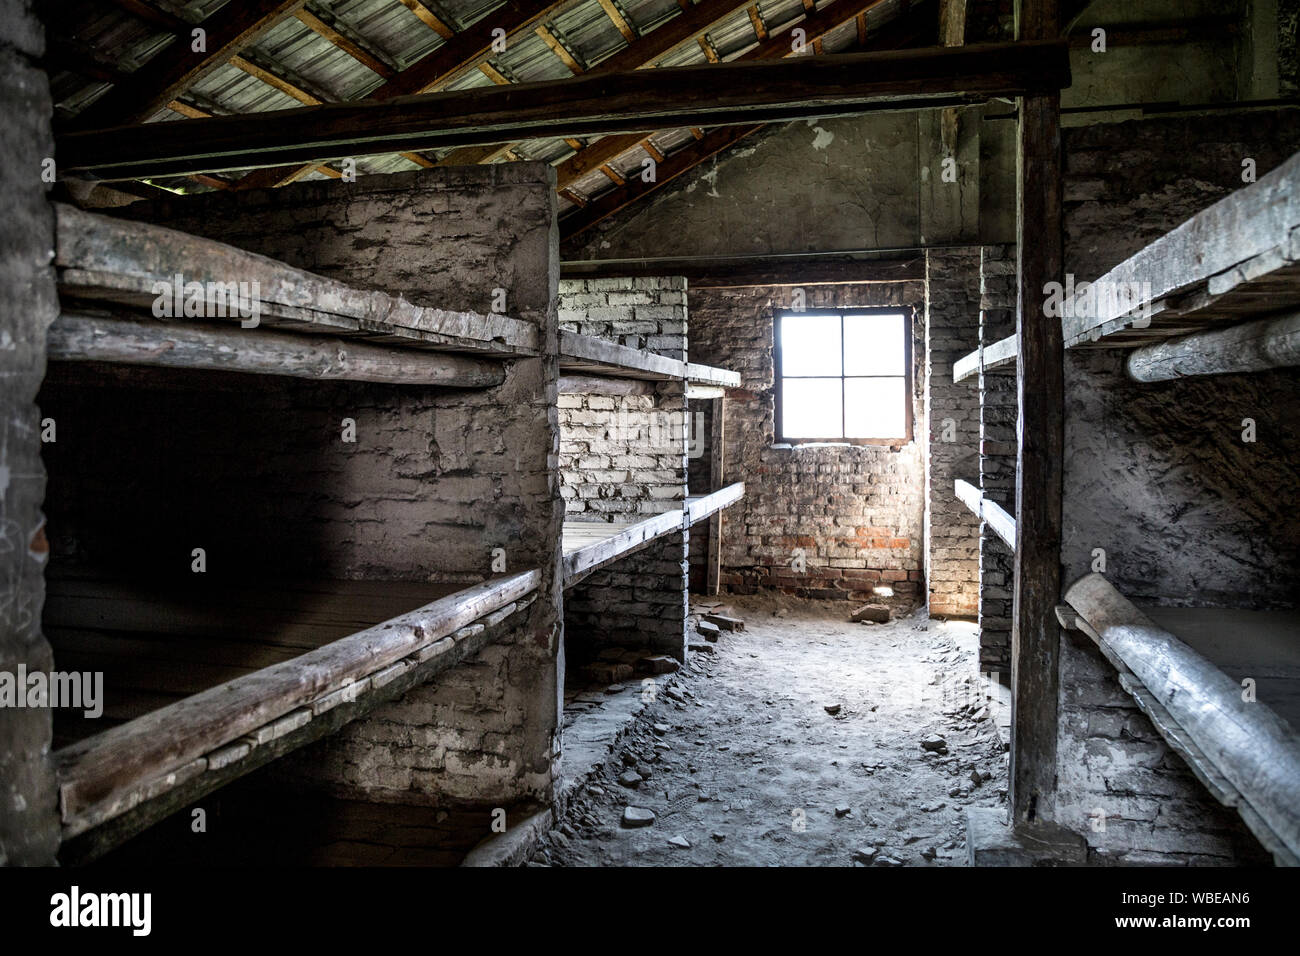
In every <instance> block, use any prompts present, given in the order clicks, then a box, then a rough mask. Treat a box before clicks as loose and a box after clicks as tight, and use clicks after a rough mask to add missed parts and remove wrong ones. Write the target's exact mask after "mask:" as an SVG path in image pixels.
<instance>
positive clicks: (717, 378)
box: [686, 362, 740, 388]
mask: <svg viewBox="0 0 1300 956" xmlns="http://www.w3.org/2000/svg"><path fill="white" fill-rule="evenodd" d="M686 380H687V382H692V383H695V384H698V385H713V386H718V387H721V388H739V387H740V373H739V372H733V371H732V370H731V369H729V368H716V367H714V366H712V365H700V364H699V363H697V362H688V363H687V364H686Z"/></svg>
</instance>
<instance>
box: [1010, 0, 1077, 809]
mask: <svg viewBox="0 0 1300 956" xmlns="http://www.w3.org/2000/svg"><path fill="white" fill-rule="evenodd" d="M1017 28H1018V39H1021V40H1038V39H1050V38H1053V37H1055V36H1057V35H1058V33H1059V20H1058V11H1057V0H1020V4H1019V10H1018V15H1017ZM1060 107H1061V103H1060V96H1059V95H1051V96H1027V97H1023V98H1022V99H1021V100H1020V122H1019V141H1018V149H1017V157H1016V159H1017V161H1016V180H1017V194H1018V198H1019V209H1018V210H1017V221H1016V243H1017V246H1016V255H1017V260H1018V272H1019V294H1018V296H1017V299H1018V307H1017V310H1016V332H1017V333H1018V335H1019V342H1018V345H1017V349H1018V358H1019V365H1018V366H1017V373H1016V378H1017V392H1018V397H1019V402H1020V409H1019V417H1018V420H1017V429H1016V430H1017V436H1018V442H1017V444H1018V449H1017V470H1016V564H1015V598H1014V611H1013V618H1014V622H1015V623H1014V630H1013V632H1012V642H1011V680H1012V698H1011V699H1012V721H1011V726H1012V730H1011V813H1012V816H1011V821H1012V823H1013V824H1020V823H1026V822H1030V821H1034V820H1039V819H1044V818H1049V819H1050V816H1051V813H1052V804H1053V801H1054V798H1055V790H1056V733H1057V708H1058V702H1057V692H1058V684H1059V675H1058V672H1057V658H1058V655H1059V650H1060V643H1059V642H1060V629H1059V627H1058V625H1057V621H1056V616H1055V611H1054V609H1055V606H1056V604H1057V602H1058V601H1059V599H1060V592H1061V470H1062V452H1063V449H1062V442H1063V437H1064V436H1063V429H1064V409H1063V405H1064V347H1063V345H1062V336H1061V322H1060V319H1059V318H1057V317H1048V316H1047V315H1045V314H1044V303H1045V299H1046V296H1045V294H1044V291H1043V287H1044V286H1045V285H1046V284H1047V283H1049V282H1059V281H1060V279H1061V272H1062V262H1063V248H1062V247H1063V234H1062V224H1061V196H1062V192H1061V129H1060Z"/></svg>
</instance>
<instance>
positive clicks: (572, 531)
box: [564, 510, 686, 588]
mask: <svg viewBox="0 0 1300 956" xmlns="http://www.w3.org/2000/svg"><path fill="white" fill-rule="evenodd" d="M685 521H686V513H685V512H684V511H680V510H673V511H665V512H663V513H662V514H657V515H654V516H653V517H650V518H646V519H645V520H643V521H638V522H636V523H635V524H630V525H613V526H612V528H611V526H610V525H609V524H608V523H606V522H603V521H566V522H565V523H564V542H565V543H564V586H565V587H566V588H569V587H573V586H574V585H575V584H577V583H578V582H579V581H581V580H582V579H583V578H585V577H586V576H587V575H589V574H591V573H592V572H593V571H596V570H598V569H600V568H603V567H604V566H605V565H607V564H609V563H610V562H612V561H617V560H618V559H619V558H622V557H626V556H627V555H629V554H631V553H633V552H634V551H639V550H641V549H642V548H643V547H645V546H646V545H647V544H650V543H651V542H653V541H654V540H655V539H656V538H659V537H662V536H663V535H666V534H671V533H672V532H674V531H681V530H682V529H683V528H684V527H685ZM587 525H596V526H604V527H597V528H587V527H586V526H587ZM607 529H608V530H607Z"/></svg>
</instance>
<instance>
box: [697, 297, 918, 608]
mask: <svg viewBox="0 0 1300 956" xmlns="http://www.w3.org/2000/svg"><path fill="white" fill-rule="evenodd" d="M803 291H804V294H805V296H806V304H807V307H808V308H809V309H815V308H817V307H852V306H900V307H903V308H906V309H909V310H910V309H916V314H915V316H914V318H913V322H912V339H913V350H912V353H913V354H912V357H913V363H912V364H913V386H914V387H913V420H914V421H915V422H916V425H915V432H916V436H918V437H919V435H920V434H921V429H922V428H923V427H924V426H923V424H922V423H923V417H922V414H921V396H922V387H923V369H924V356H925V350H924V347H923V343H924V322H923V314H922V313H921V311H920V309H919V306H920V305H921V302H922V299H923V297H924V290H923V286H922V284H921V283H920V282H898V283H863V284H848V285H820V286H806V287H803ZM793 294H794V287H791V286H756V287H743V288H709V289H692V290H691V292H690V303H691V359H692V361H695V362H703V363H705V364H709V365H719V366H723V367H726V368H730V369H733V370H735V371H737V372H739V373H740V375H741V385H740V388H739V389H731V390H729V394H728V398H727V403H726V432H725V434H726V438H725V451H726V461H725V468H724V472H723V484H730V483H731V482H735V481H743V482H745V497H744V499H743V500H742V501H741V502H740V503H738V504H736V505H734V506H732V507H731V508H728V509H727V510H726V511H724V512H723V519H722V541H723V548H722V570H723V585H724V587H727V588H729V589H731V590H732V591H734V592H738V593H751V592H753V591H755V590H756V589H758V588H767V587H774V588H778V589H780V590H783V591H786V592H788V593H791V594H796V595H799V596H803V597H810V598H832V599H845V600H854V601H867V600H881V598H880V597H879V596H877V595H876V594H875V593H874V592H873V590H872V589H873V588H875V587H878V586H881V585H887V586H889V587H891V588H892V589H893V590H894V592H895V597H894V599H893V600H894V603H897V604H901V605H909V604H910V605H914V604H915V603H916V601H917V599H918V596H919V594H920V590H921V577H922V575H921V566H922V510H923V506H924V505H923V497H924V494H923V487H924V478H923V473H924V472H923V468H924V466H923V463H922V448H921V445H920V443H919V441H918V440H916V438H914V440H913V441H910V442H907V443H906V444H904V445H902V446H901V447H899V448H892V447H889V446H881V445H862V446H850V445H803V446H797V447H791V446H789V445H775V444H774V435H775V406H774V401H775V368H774V364H773V328H774V326H773V319H774V316H775V314H776V312H777V311H778V310H779V309H785V308H789V307H790V305H791V303H792V301H793V298H792V297H793ZM701 404H705V403H701ZM701 432H702V434H701V436H700V437H701V439H702V441H701V442H700V443H699V448H700V451H701V454H702V459H699V460H697V464H696V465H695V469H694V470H695V474H696V475H697V477H698V476H702V475H705V474H707V468H706V467H705V466H703V465H702V464H701V463H700V462H707V460H708V456H709V454H710V451H711V449H710V448H709V444H708V436H709V435H710V434H711V430H710V428H709V427H708V424H707V419H706V424H705V427H704V428H703V429H702V430H701ZM693 490H703V489H693ZM699 531H700V534H699V537H700V538H701V539H703V538H704V537H705V535H704V526H703V525H700V526H699ZM800 557H802V565H801V566H802V567H803V568H804V570H802V571H800V570H797V566H799V565H797V560H798V559H799V558H800ZM692 560H693V561H695V562H696V564H697V568H696V571H695V577H696V579H697V580H699V579H700V578H701V576H702V573H703V570H702V564H703V561H704V551H703V548H702V547H698V546H697V547H696V548H695V549H693V554H692Z"/></svg>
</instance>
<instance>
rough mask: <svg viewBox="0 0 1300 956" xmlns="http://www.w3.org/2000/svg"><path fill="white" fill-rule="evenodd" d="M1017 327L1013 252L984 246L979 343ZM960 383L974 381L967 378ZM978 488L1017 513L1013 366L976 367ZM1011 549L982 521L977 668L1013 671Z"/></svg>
mask: <svg viewBox="0 0 1300 956" xmlns="http://www.w3.org/2000/svg"><path fill="white" fill-rule="evenodd" d="M1015 331H1016V250H1015V247H1014V246H985V247H984V248H983V249H982V250H981V252H980V344H981V345H982V346H983V347H985V348H987V347H989V346H990V345H993V344H994V343H995V342H998V341H1000V340H1002V339H1004V338H1006V337H1007V336H1008V335H1014V334H1015ZM962 384H963V385H971V386H972V387H975V385H974V384H973V383H971V382H969V381H966V382H963V383H962ZM978 388H979V394H980V423H979V426H980V455H979V469H980V474H979V487H980V492H981V494H983V496H984V497H985V498H987V499H988V500H989V501H995V502H997V503H998V504H1000V505H1001V506H1002V507H1003V508H1004V509H1005V510H1006V512H1007V513H1008V514H1010V515H1012V516H1013V517H1014V515H1015V513H1016V408H1017V403H1018V399H1017V397H1016V376H1015V366H1014V365H1013V366H1012V367H1011V368H1010V370H1007V369H1000V370H996V371H994V372H989V373H986V372H985V371H984V370H983V369H980V373H979V382H978ZM1015 563H1016V556H1015V552H1014V551H1013V550H1012V549H1011V548H1010V547H1009V546H1008V545H1007V544H1006V543H1005V542H1003V540H1002V539H1001V538H999V537H998V536H997V535H996V534H995V533H994V532H993V531H992V530H991V529H990V528H989V526H988V523H987V522H982V523H981V524H980V565H979V570H980V577H979V581H980V601H979V624H980V670H982V671H988V672H992V673H1001V674H1010V673H1011V618H1012V610H1011V605H1012V597H1013V593H1012V592H1013V589H1014V588H1015Z"/></svg>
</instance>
